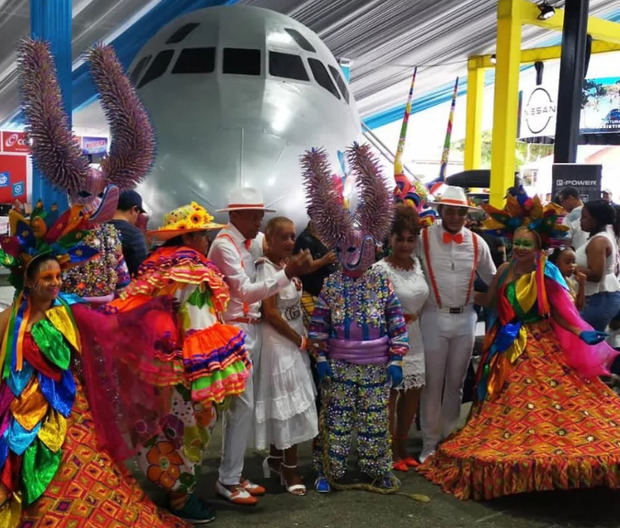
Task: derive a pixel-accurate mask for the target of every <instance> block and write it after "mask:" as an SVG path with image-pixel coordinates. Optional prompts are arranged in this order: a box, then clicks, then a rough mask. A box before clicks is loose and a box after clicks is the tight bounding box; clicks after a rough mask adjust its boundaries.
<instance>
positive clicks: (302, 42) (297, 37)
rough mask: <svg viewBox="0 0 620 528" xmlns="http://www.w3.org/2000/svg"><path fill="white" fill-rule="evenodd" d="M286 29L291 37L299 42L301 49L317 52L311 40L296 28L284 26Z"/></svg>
mask: <svg viewBox="0 0 620 528" xmlns="http://www.w3.org/2000/svg"><path fill="white" fill-rule="evenodd" d="M284 31H286V32H287V33H288V34H289V35H290V36H291V38H292V39H293V40H294V41H295V42H297V45H298V46H299V47H300V48H301V49H303V50H306V51H312V52H313V53H316V50H315V49H314V46H313V45H312V44H310V42H308V39H307V38H306V37H304V36H303V35H302V34H301V33H300V32H299V31H297V30H296V29H292V28H284Z"/></svg>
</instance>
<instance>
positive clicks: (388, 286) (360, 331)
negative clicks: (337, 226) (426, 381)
mask: <svg viewBox="0 0 620 528" xmlns="http://www.w3.org/2000/svg"><path fill="white" fill-rule="evenodd" d="M309 336H310V338H311V339H314V340H316V341H320V342H324V343H325V345H326V347H325V348H326V350H327V354H326V355H327V358H328V360H329V362H330V364H331V367H332V370H333V377H332V379H331V380H330V381H329V382H327V383H324V385H323V389H322V397H323V404H324V405H325V407H326V409H325V413H326V430H325V432H324V435H323V438H322V442H323V443H325V444H326V445H325V446H318V448H317V449H316V450H315V453H314V462H315V466H316V468H317V470H318V471H324V472H325V473H326V474H327V476H328V477H329V478H330V479H332V480H337V479H339V478H341V477H342V476H343V475H344V473H345V470H346V459H347V456H348V454H349V450H350V447H351V439H352V436H353V434H354V433H355V432H357V438H358V452H359V453H360V457H359V464H360V467H361V469H362V471H364V472H365V473H366V474H368V475H369V476H371V477H373V478H381V477H383V476H384V475H386V474H388V473H389V472H390V469H391V466H392V456H391V452H390V449H389V447H390V438H389V433H388V409H387V404H388V399H389V390H390V385H389V383H388V379H387V372H386V367H387V365H388V363H389V361H390V358H391V356H404V355H405V354H406V353H407V350H408V348H409V346H408V344H407V343H408V336H407V328H406V324H405V319H404V316H403V312H402V308H401V306H400V302H399V301H398V298H397V297H396V294H395V293H394V288H393V286H392V283H391V282H390V280H389V279H388V277H387V274H386V273H385V271H384V270H382V269H381V268H371V269H368V270H366V271H365V272H364V274H363V275H362V276H361V277H359V278H357V279H355V278H353V277H351V276H348V275H346V274H344V273H343V272H341V271H338V272H336V273H334V274H332V275H331V276H330V277H328V278H327V279H326V281H325V284H324V286H323V289H322V291H321V294H320V295H319V298H318V301H317V304H316V307H315V309H314V312H313V313H312V318H311V321H310V332H309ZM325 463H327V467H325Z"/></svg>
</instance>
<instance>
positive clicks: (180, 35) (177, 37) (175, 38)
mask: <svg viewBox="0 0 620 528" xmlns="http://www.w3.org/2000/svg"><path fill="white" fill-rule="evenodd" d="M199 25H200V24H199V23H198V22H191V23H190V24H185V25H184V26H181V27H180V28H179V29H177V30H176V31H175V32H174V33H173V34H172V35H170V38H169V39H168V40H167V41H166V44H177V43H179V42H181V41H182V40H183V39H184V38H185V37H187V35H189V34H190V33H191V32H192V31H194V29H196V28H197V27H198V26H199Z"/></svg>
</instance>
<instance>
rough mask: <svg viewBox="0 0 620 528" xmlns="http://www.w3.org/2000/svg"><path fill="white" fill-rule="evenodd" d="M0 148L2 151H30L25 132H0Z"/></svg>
mask: <svg viewBox="0 0 620 528" xmlns="http://www.w3.org/2000/svg"><path fill="white" fill-rule="evenodd" d="M2 150H3V151H4V152H24V153H27V152H30V149H29V148H28V139H27V138H26V133H25V132H6V131H3V132H2Z"/></svg>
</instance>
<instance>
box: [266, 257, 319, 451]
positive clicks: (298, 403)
mask: <svg viewBox="0 0 620 528" xmlns="http://www.w3.org/2000/svg"><path fill="white" fill-rule="evenodd" d="M278 270H279V268H278V267H277V266H276V265H275V264H273V263H272V262H271V261H270V260H268V259H266V258H263V259H260V260H259V261H258V262H257V265H256V281H257V282H259V281H263V280H266V279H267V278H269V277H273V276H275V274H276V272H277V271H278ZM301 294H302V290H301V282H300V281H299V280H298V279H293V280H291V281H290V282H289V284H288V285H287V286H285V287H284V288H282V289H281V290H280V291H279V292H278V300H277V304H278V308H279V309H280V313H281V314H282V318H283V319H284V320H285V321H287V322H288V324H289V325H290V326H291V327H292V328H293V329H294V330H295V331H296V332H297V333H299V334H302V335H306V331H305V329H304V324H303V318H302V311H301V304H300V299H301ZM261 327H262V333H263V344H262V348H261V354H260V363H259V365H258V366H257V367H258V372H257V374H258V376H256V377H255V378H254V379H255V383H256V389H255V405H254V416H255V421H254V425H255V437H254V440H255V447H256V448H257V449H267V448H268V447H269V445H270V444H273V445H275V446H276V448H277V449H287V448H289V447H292V446H294V445H295V444H299V443H300V442H305V441H306V440H311V439H312V438H314V437H315V436H316V435H317V434H318V419H317V412H316V406H315V395H316V389H315V387H314V382H313V381H312V372H311V370H310V358H309V356H308V353H307V352H304V351H301V350H299V348H297V346H295V343H293V342H292V341H290V340H289V339H287V338H286V337H284V336H283V335H282V334H280V333H279V332H278V331H277V330H276V329H275V328H273V327H272V326H271V325H270V324H269V323H268V322H266V321H265V322H263V323H262V325H261ZM257 379H258V382H256V380H257Z"/></svg>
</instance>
